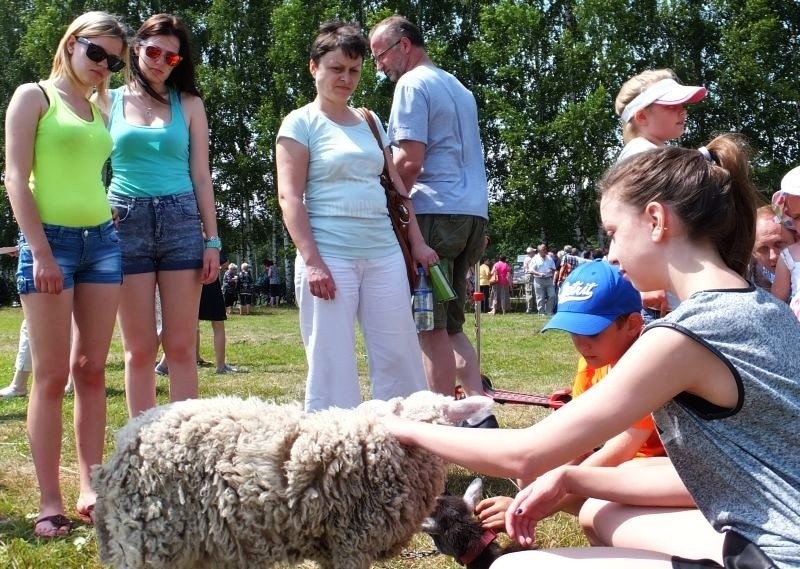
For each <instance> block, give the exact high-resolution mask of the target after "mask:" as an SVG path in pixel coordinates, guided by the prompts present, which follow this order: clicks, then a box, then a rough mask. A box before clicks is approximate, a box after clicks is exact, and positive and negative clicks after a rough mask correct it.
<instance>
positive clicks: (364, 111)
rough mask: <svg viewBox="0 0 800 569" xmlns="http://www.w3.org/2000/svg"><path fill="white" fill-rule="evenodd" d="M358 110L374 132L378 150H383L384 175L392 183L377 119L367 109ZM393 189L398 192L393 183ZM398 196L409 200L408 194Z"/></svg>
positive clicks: (398, 193)
mask: <svg viewBox="0 0 800 569" xmlns="http://www.w3.org/2000/svg"><path fill="white" fill-rule="evenodd" d="M358 110H359V112H360V113H361V114H362V115H363V116H364V120H365V121H367V124H368V125H369V129H370V130H371V131H372V134H373V135H374V136H375V140H376V141H377V142H378V148H380V149H381V154H383V175H384V176H386V179H387V180H390V181H391V179H392V177H391V176H390V175H389V167H388V166H387V164H386V154H384V148H383V141H382V140H381V135H380V133H379V132H378V126H377V125H376V124H375V119H374V118H373V117H372V112H370V110H369V109H368V108H367V107H361V108H359V109H358ZM392 187H394V188H395V191H396V192H397V187H396V186H395V185H394V183H392ZM397 195H399V196H400V197H401V198H403V199H409V196H408V194H406V195H403V194H401V193H400V192H397Z"/></svg>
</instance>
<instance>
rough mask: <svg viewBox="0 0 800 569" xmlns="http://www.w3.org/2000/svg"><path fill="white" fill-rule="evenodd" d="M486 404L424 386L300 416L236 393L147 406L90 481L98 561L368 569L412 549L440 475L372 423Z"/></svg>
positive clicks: (155, 568)
mask: <svg viewBox="0 0 800 569" xmlns="http://www.w3.org/2000/svg"><path fill="white" fill-rule="evenodd" d="M491 404H492V401H491V399H489V398H485V397H469V398H467V399H462V400H457V401H456V400H453V398H451V397H445V396H443V395H438V394H434V393H431V392H427V391H423V392H419V393H415V394H413V395H411V396H409V397H408V398H405V399H401V398H398V399H392V400H390V401H368V402H366V403H364V404H362V405H360V406H359V407H358V408H356V409H347V410H346V409H330V410H326V411H320V412H317V413H310V414H309V413H305V412H304V411H302V409H301V408H300V407H299V405H296V404H294V405H292V404H290V405H278V404H274V403H268V402H264V401H262V400H259V399H255V398H251V399H247V400H243V399H239V398H233V397H219V398H214V399H204V400H190V401H182V402H177V403H172V404H169V405H165V406H163V407H157V408H155V409H151V410H149V411H147V412H145V413H143V414H142V415H140V416H139V417H137V418H136V419H133V420H131V421H130V422H129V423H128V424H127V425H126V426H125V427H123V428H122V429H121V430H120V431H119V433H118V435H117V440H116V450H115V452H114V454H113V455H112V456H111V458H110V459H109V460H108V462H107V463H106V464H104V465H102V466H96V467H95V468H94V470H93V473H92V485H93V487H94V489H95V490H96V492H97V503H96V505H95V511H94V521H95V527H96V531H97V537H98V543H99V550H100V558H101V561H102V562H103V563H106V564H108V565H111V566H112V567H115V568H117V569H134V568H147V569H159V568H163V569H166V568H170V569H181V568H190V567H191V568H192V569H201V568H209V569H210V568H212V567H213V568H215V569H227V568H231V569H232V568H245V567H247V568H251V567H268V566H271V565H275V564H278V563H299V562H302V561H303V560H313V561H316V562H317V563H319V564H320V566H321V567H323V568H324V569H327V568H330V569H351V568H352V569H362V568H363V569H366V568H368V567H369V566H370V565H371V564H372V563H373V562H374V561H377V560H381V559H386V558H390V557H392V556H394V555H396V554H397V553H399V552H400V551H401V550H402V548H403V547H404V546H405V545H406V544H407V543H408V542H409V540H410V539H411V537H412V536H413V535H414V533H415V532H417V531H418V529H419V528H420V526H421V523H422V520H423V519H424V518H425V517H426V515H428V514H429V513H430V512H431V511H433V508H434V506H435V504H436V497H437V496H438V495H439V494H440V493H441V492H442V491H443V490H444V483H445V477H446V473H447V465H446V463H444V462H443V461H442V460H441V459H439V458H438V457H436V456H434V455H433V454H431V453H428V452H426V451H424V450H422V449H419V448H416V447H409V446H403V445H400V444H399V443H398V442H397V441H396V439H394V437H392V436H391V435H390V434H389V433H388V432H387V431H386V429H385V427H384V426H383V424H382V419H381V417H382V416H384V415H387V414H395V415H398V416H401V417H407V418H409V419H413V420H419V421H427V422H432V423H442V424H456V423H458V422H460V421H462V420H464V419H466V418H469V417H471V416H474V415H476V414H481V413H485V412H486V409H487V408H488V407H490V406H491Z"/></svg>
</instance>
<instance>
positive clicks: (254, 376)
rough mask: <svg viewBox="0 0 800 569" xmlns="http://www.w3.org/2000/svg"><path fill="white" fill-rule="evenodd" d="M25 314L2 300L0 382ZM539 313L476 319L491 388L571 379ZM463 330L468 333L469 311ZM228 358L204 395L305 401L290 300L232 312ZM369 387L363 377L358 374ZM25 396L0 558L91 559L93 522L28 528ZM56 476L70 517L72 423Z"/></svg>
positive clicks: (560, 537) (569, 539)
mask: <svg viewBox="0 0 800 569" xmlns="http://www.w3.org/2000/svg"><path fill="white" fill-rule="evenodd" d="M21 318H22V313H21V309H19V308H2V309H0V387H4V386H5V385H7V383H8V381H10V378H11V375H12V373H13V368H14V358H15V355H16V349H17V333H18V330H19V324H20V321H21ZM544 322H545V320H544V318H543V317H539V316H531V315H526V314H522V313H509V314H506V315H504V316H483V317H482V319H481V359H482V366H481V367H482V370H483V372H484V373H485V374H486V375H488V376H489V377H491V378H492V381H493V382H494V385H495V387H499V388H503V389H511V390H517V391H527V392H533V393H542V394H548V393H550V392H551V391H553V390H555V389H559V388H563V387H565V386H568V385H569V384H570V382H571V380H572V375H573V371H574V366H575V361H576V355H575V353H574V350H573V348H572V345H571V343H570V341H569V338H568V336H567V335H566V334H563V333H559V332H551V333H548V334H539V333H538V332H539V330H540V328H541V326H542V325H543V324H544ZM467 324H468V326H469V328H468V329H467V330H466V332H467V333H468V335H470V337H473V338H474V336H473V328H472V324H473V321H472V318H470V317H468V322H467ZM226 330H227V335H228V360H229V362H231V363H233V364H234V365H237V366H239V367H240V369H241V373H238V374H228V375H216V374H215V373H214V368H213V367H203V368H200V392H201V396H202V397H211V396H214V395H223V394H224V395H238V396H243V397H245V396H251V395H254V396H258V397H262V398H265V399H272V400H275V401H278V402H288V401H293V400H302V397H303V391H304V381H305V356H304V353H303V345H302V342H301V340H300V335H299V332H298V324H297V312H296V311H295V310H294V309H292V308H277V309H275V308H265V307H256V310H255V314H254V315H251V316H244V317H242V316H238V315H234V316H232V317H231V318H230V319H229V320H228V322H227V325H226ZM201 334H202V339H201V343H202V347H201V351H202V354H203V356H204V357H205V358H206V359H213V352H212V348H211V329H210V326H209V325H208V323H203V324H202V326H201ZM362 346H363V345H362V344H361V343H359V348H358V354H357V355H358V359H359V365H360V369H361V376H362V378H364V377H366V354H365V353H364V351H363V347H362ZM122 375H123V358H122V349H121V344H120V340H119V333H118V331H115V335H114V341H113V343H112V346H111V352H110V354H109V358H108V367H107V380H108V381H107V383H108V388H107V393H108V426H107V430H106V454H109V453H110V452H111V451H112V450H113V444H114V435H115V433H116V431H117V430H118V429H119V428H120V427H121V426H122V425H123V424H124V423H125V421H126V420H127V411H126V407H125V395H124V390H123V378H122ZM363 387H364V391H365V394H366V393H367V384H366V382H363ZM158 396H159V401H160V402H166V401H167V391H166V382H165V381H164V380H159V387H158ZM26 403H27V400H26V399H12V400H5V401H4V400H0V567H10V568H14V569H21V568H26V569H27V568H36V569H50V568H53V569H55V568H59V569H61V568H70V569H72V568H75V569H77V568H87V569H88V568H95V567H100V564H99V562H98V561H97V553H96V551H97V550H96V542H95V536H94V532H93V530H92V528H91V527H88V526H85V525H81V524H77V525H76V526H75V528H74V529H73V531H72V533H71V534H70V535H69V536H68V537H67V538H64V539H58V540H40V539H37V538H35V537H34V536H33V533H32V525H33V520H34V519H35V517H36V513H37V489H36V478H35V476H34V471H33V464H32V461H31V456H30V449H29V447H28V443H27V439H26V436H25V417H26ZM71 404H72V399H71V398H70V397H67V398H66V399H65V404H64V424H65V425H71V424H72V405H71ZM548 412H549V411H546V410H542V409H538V408H533V407H527V406H512V405H507V406H500V407H499V408H498V409H497V411H496V414H497V416H498V419H499V421H500V423H501V425H502V426H506V427H520V426H524V425H527V424H530V423H531V422H534V421H536V420H537V419H538V418H541V417H542V416H544V415H545V414H546V413H548ZM61 465H62V466H61V474H62V477H61V482H62V488H63V489H64V499H65V506H66V508H67V511H66V514H67V515H68V516H70V517H72V518H73V519H76V518H75V516H74V504H75V500H76V498H77V469H76V463H75V441H74V437H73V434H72V430H71V428H68V429H66V430H65V432H64V437H63V457H62V462H61ZM472 478H473V473H471V472H467V471H464V470H462V469H459V468H456V467H453V468H452V469H451V472H450V476H449V479H448V488H449V489H450V490H451V491H453V492H461V491H463V489H464V488H465V487H466V486H467V485H468V484H469V482H470V481H471V480H472ZM484 482H485V492H486V493H487V495H495V494H503V493H505V494H508V493H512V492H514V488H513V486H512V485H511V483H510V482H509V481H507V480H497V479H493V480H485V481H484ZM539 543H540V545H541V546H543V547H549V546H554V545H578V544H585V541H584V540H583V537H582V534H581V532H580V529H579V528H578V527H577V525H576V523H575V521H574V519H572V518H570V517H568V516H557V517H555V518H553V519H551V520H548V521H547V522H546V523H544V524H543V525H542V526H541V527H540V530H539ZM431 547H432V542H431V541H430V539H429V538H428V537H427V536H425V535H418V536H417V537H416V538H415V539H414V541H413V542H412V543H411V544H410V546H409V548H408V550H409V552H411V553H414V552H419V551H427V550H430V549H431ZM379 566H380V567H386V568H392V569H399V568H408V567H420V568H438V569H443V568H445V567H454V566H455V562H454V561H452V560H450V559H449V558H445V557H443V556H431V557H426V558H413V557H400V558H397V559H395V560H392V561H389V562H385V563H381V564H380V565H379Z"/></svg>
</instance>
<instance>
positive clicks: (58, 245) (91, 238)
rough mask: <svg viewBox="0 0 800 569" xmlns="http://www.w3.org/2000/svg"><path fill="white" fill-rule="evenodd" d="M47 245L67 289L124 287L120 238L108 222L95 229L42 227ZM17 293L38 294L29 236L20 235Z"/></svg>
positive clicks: (58, 226) (44, 225)
mask: <svg viewBox="0 0 800 569" xmlns="http://www.w3.org/2000/svg"><path fill="white" fill-rule="evenodd" d="M42 228H43V229H44V234H45V237H47V242H48V243H49V244H50V249H51V250H52V251H53V257H55V260H56V262H57V263H58V266H59V267H60V268H61V273H62V274H63V276H64V288H65V289H69V288H72V287H74V286H75V285H76V284H81V283H99V284H120V283H121V282H122V269H121V263H120V248H119V236H118V235H117V230H116V229H114V224H113V223H112V222H111V221H108V222H106V223H104V224H102V225H97V226H95V227H64V226H61V225H50V224H47V223H45V224H42ZM16 276H17V292H18V293H19V294H28V293H31V292H37V290H36V286H35V285H34V281H33V254H32V253H31V248H30V246H29V245H28V242H27V241H26V240H25V236H24V235H22V233H20V235H19V262H18V264H17V275H16Z"/></svg>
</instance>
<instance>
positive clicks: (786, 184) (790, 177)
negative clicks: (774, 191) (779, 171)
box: [781, 166, 800, 196]
mask: <svg viewBox="0 0 800 569" xmlns="http://www.w3.org/2000/svg"><path fill="white" fill-rule="evenodd" d="M781 191H782V192H783V193H785V194H789V195H790V196H800V166H798V167H797V168H792V169H791V170H789V171H788V172H787V173H786V175H785V176H784V177H783V179H782V180H781Z"/></svg>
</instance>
